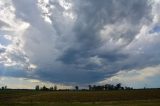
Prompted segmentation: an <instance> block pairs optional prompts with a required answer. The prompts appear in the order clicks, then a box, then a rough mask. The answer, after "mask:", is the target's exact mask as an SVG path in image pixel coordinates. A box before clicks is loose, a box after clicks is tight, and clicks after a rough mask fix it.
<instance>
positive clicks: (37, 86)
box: [35, 85, 57, 91]
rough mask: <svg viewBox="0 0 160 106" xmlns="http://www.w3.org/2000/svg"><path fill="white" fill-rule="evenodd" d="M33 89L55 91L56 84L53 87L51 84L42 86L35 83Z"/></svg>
mask: <svg viewBox="0 0 160 106" xmlns="http://www.w3.org/2000/svg"><path fill="white" fill-rule="evenodd" d="M35 90H36V91H57V86H56V85H55V86H54V87H53V86H51V87H50V88H47V87H46V86H45V85H44V86H43V87H40V86H39V85H36V87H35Z"/></svg>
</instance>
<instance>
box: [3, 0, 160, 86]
mask: <svg viewBox="0 0 160 106" xmlns="http://www.w3.org/2000/svg"><path fill="white" fill-rule="evenodd" d="M159 10H160V0H0V86H4V85H7V86H8V87H10V88H34V86H35V85H47V86H51V85H55V84H56V85H58V87H59V88H72V87H73V86H75V85H80V86H87V85H89V84H97V85H101V84H107V83H110V84H116V83H122V85H123V86H131V87H134V88H143V87H149V88H152V87H153V88H156V87H160V83H159V82H160V12H159Z"/></svg>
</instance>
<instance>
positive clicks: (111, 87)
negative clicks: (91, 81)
mask: <svg viewBox="0 0 160 106" xmlns="http://www.w3.org/2000/svg"><path fill="white" fill-rule="evenodd" d="M88 87H89V90H90V91H105V90H132V89H133V88H132V87H127V86H125V87H123V86H122V85H121V83H118V84H116V85H112V84H105V85H98V86H97V85H89V86H88Z"/></svg>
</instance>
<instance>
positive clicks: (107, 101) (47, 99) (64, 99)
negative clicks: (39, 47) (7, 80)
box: [0, 89, 160, 106]
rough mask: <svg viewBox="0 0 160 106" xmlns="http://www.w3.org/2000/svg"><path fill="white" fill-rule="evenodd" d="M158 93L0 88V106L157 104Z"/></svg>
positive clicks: (123, 105)
mask: <svg viewBox="0 0 160 106" xmlns="http://www.w3.org/2000/svg"><path fill="white" fill-rule="evenodd" d="M159 94H160V89H150V90H112V91H35V90H3V91H2V90H1V91H0V106H11V104H12V106H28V105H29V106H30V104H32V106H108V105H113V106H154V105H155V106H159V104H160V95H159ZM44 104H45V105H44ZM53 104H54V105H53ZM129 104H130V105H129ZM131 104H132V105H131ZM149 104H150V105H149Z"/></svg>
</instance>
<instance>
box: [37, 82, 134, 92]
mask: <svg viewBox="0 0 160 106" xmlns="http://www.w3.org/2000/svg"><path fill="white" fill-rule="evenodd" d="M132 89H133V88H132V87H126V86H125V87H123V86H122V85H121V83H118V84H116V85H112V84H105V85H88V89H79V86H75V88H74V89H57V86H56V85H55V86H54V87H50V88H47V87H46V86H43V87H40V86H39V85H37V86H36V87H35V90H36V91H57V90H58V91H107V90H132Z"/></svg>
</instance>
